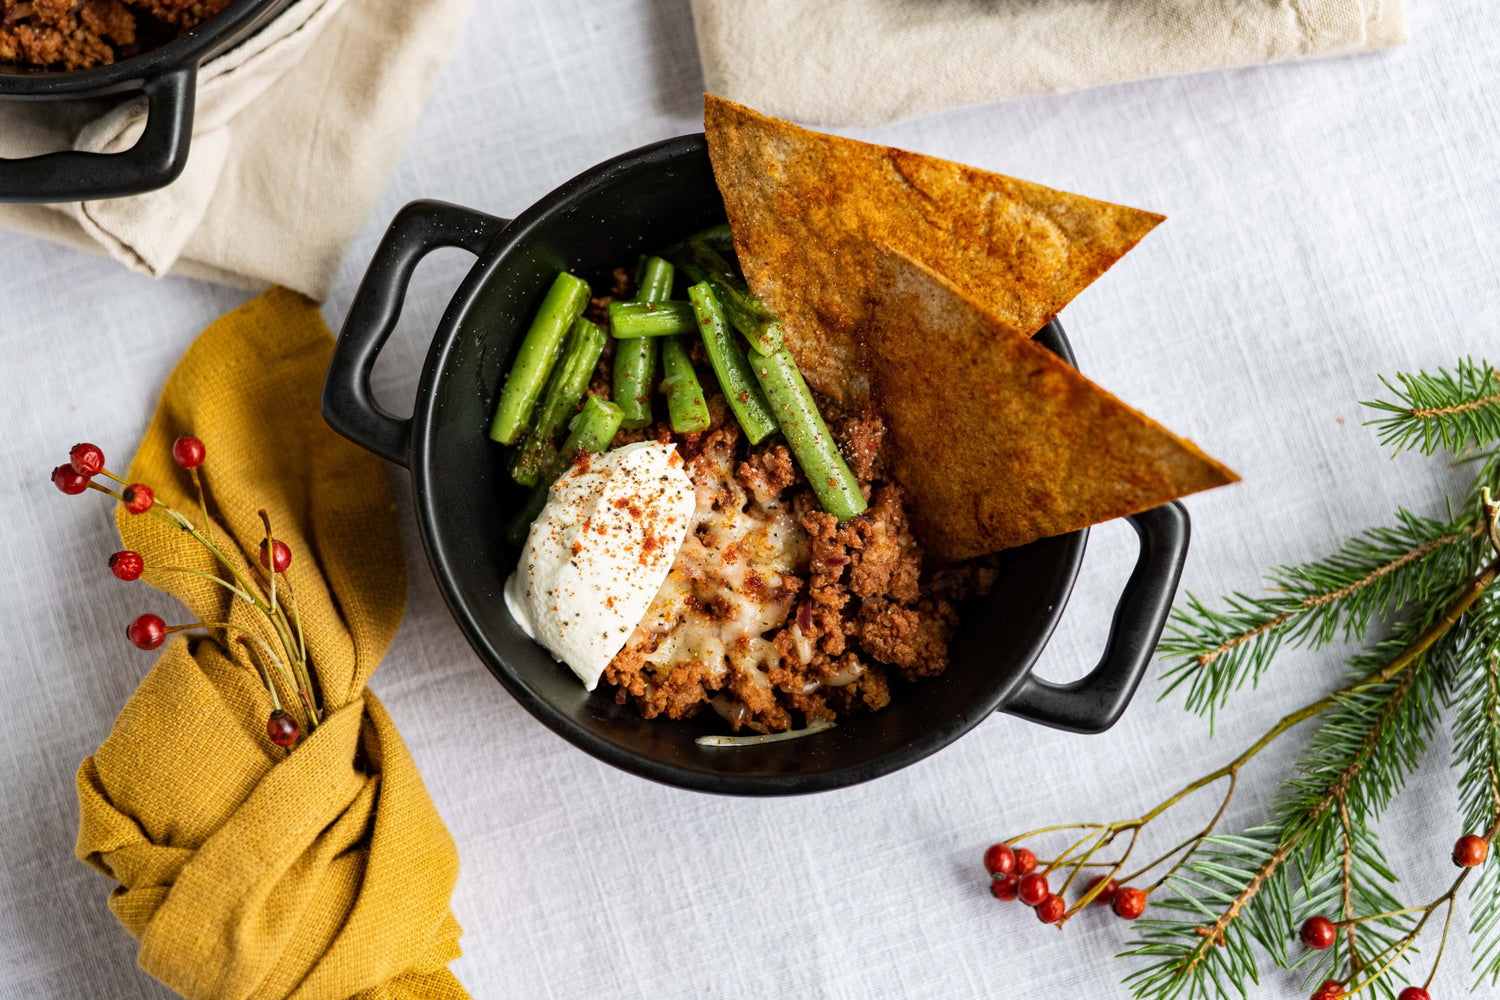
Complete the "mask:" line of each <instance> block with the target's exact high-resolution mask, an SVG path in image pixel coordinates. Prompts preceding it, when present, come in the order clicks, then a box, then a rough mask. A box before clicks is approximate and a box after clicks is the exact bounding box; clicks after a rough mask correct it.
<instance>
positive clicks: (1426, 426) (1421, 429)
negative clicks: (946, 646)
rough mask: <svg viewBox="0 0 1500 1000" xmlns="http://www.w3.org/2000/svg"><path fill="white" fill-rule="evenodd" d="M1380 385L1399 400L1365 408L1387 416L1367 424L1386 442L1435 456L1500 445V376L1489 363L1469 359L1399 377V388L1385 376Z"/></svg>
mask: <svg viewBox="0 0 1500 1000" xmlns="http://www.w3.org/2000/svg"><path fill="white" fill-rule="evenodd" d="M1381 382H1383V383H1384V384H1385V387H1386V388H1387V389H1389V390H1390V391H1391V393H1392V394H1394V395H1395V397H1396V398H1395V399H1394V400H1370V401H1367V402H1365V404H1364V405H1365V406H1368V407H1370V408H1371V409H1372V410H1377V411H1379V412H1380V413H1382V414H1384V415H1383V416H1380V417H1376V418H1375V419H1373V420H1368V421H1366V424H1367V425H1368V426H1371V427H1374V428H1375V430H1376V432H1377V433H1378V434H1379V435H1380V443H1381V444H1384V445H1388V446H1394V447H1395V449H1396V451H1398V452H1400V451H1404V450H1406V449H1408V448H1417V449H1419V450H1420V451H1421V452H1422V453H1423V454H1425V455H1431V454H1433V453H1434V452H1436V451H1439V450H1444V451H1449V452H1453V453H1454V454H1457V453H1459V452H1461V451H1463V450H1464V449H1465V448H1469V447H1484V446H1485V445H1488V444H1492V443H1494V442H1496V441H1500V373H1497V372H1496V371H1495V369H1494V367H1493V366H1491V365H1490V364H1489V363H1488V362H1484V361H1475V360H1474V359H1473V358H1466V359H1464V360H1463V361H1460V362H1459V363H1458V365H1457V366H1455V368H1454V370H1453V371H1452V372H1449V371H1448V369H1446V368H1439V369H1438V370H1437V374H1435V375H1430V374H1428V373H1427V372H1418V373H1417V374H1415V375H1399V376H1397V382H1398V383H1399V385H1398V384H1396V383H1393V382H1391V380H1389V379H1387V378H1385V377H1383V376H1382V378H1381Z"/></svg>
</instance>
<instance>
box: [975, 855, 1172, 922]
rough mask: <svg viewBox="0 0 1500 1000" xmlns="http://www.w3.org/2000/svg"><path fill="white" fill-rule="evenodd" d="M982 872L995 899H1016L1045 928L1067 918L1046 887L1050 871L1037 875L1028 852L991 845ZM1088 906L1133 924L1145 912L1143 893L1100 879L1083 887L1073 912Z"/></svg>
mask: <svg viewBox="0 0 1500 1000" xmlns="http://www.w3.org/2000/svg"><path fill="white" fill-rule="evenodd" d="M984 870H985V871H987V872H989V873H990V894H991V895H993V896H994V897H995V898H996V899H999V900H1002V901H1005V902H1009V901H1010V900H1012V899H1019V900H1020V901H1021V902H1023V903H1025V904H1026V905H1027V906H1030V907H1032V908H1033V909H1035V910H1036V916H1037V919H1038V920H1040V921H1041V922H1042V923H1044V924H1059V923H1061V922H1062V921H1063V918H1064V917H1066V916H1068V915H1069V913H1070V911H1069V909H1068V904H1067V902H1066V901H1065V900H1064V899H1063V898H1062V896H1057V895H1053V893H1052V887H1051V885H1049V884H1048V881H1047V874H1048V872H1049V871H1050V870H1051V869H1050V868H1048V869H1044V870H1042V871H1038V870H1037V859H1036V855H1035V854H1033V853H1032V852H1031V850H1030V849H1028V848H1025V847H1015V848H1013V847H1011V846H1010V845H1009V844H991V845H990V846H989V848H988V849H987V850H986V851H985V852H984ZM1066 888H1067V886H1066V885H1064V889H1066ZM1089 903H1092V904H1093V905H1094V906H1108V907H1110V908H1111V909H1113V910H1114V911H1115V915H1116V916H1118V917H1120V918H1121V919H1122V920H1134V919H1135V918H1137V917H1139V916H1140V915H1141V914H1142V913H1145V912H1146V893H1145V892H1143V891H1142V890H1140V889H1137V888H1135V887H1134V886H1128V885H1127V886H1121V885H1120V884H1119V883H1117V882H1116V881H1115V880H1114V879H1112V878H1107V877H1106V876H1104V875H1100V876H1098V877H1097V878H1095V879H1093V880H1092V881H1090V882H1089V883H1088V885H1086V886H1084V889H1083V895H1082V896H1081V897H1080V898H1079V901H1078V903H1077V904H1076V905H1075V906H1074V907H1073V909H1074V910H1078V909H1080V908H1082V907H1083V906H1085V905H1088V904H1089Z"/></svg>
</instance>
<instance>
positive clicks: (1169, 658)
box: [1157, 507, 1481, 719]
mask: <svg viewBox="0 0 1500 1000" xmlns="http://www.w3.org/2000/svg"><path fill="white" fill-rule="evenodd" d="M1479 520H1480V519H1479V515H1478V513H1477V511H1476V509H1474V508H1472V507H1471V508H1465V509H1464V510H1463V511H1461V512H1460V513H1459V514H1458V515H1457V516H1456V517H1450V518H1449V519H1447V520H1442V521H1439V520H1436V519H1433V518H1425V517H1418V516H1417V515H1415V514H1412V513H1410V512H1409V511H1406V510H1401V511H1398V512H1397V515H1396V522H1397V523H1396V525H1395V526H1394V527H1389V528H1372V529H1370V530H1368V531H1366V532H1364V533H1363V534H1361V535H1359V536H1357V537H1356V538H1353V539H1351V540H1350V541H1348V542H1346V543H1345V544H1344V545H1343V546H1342V547H1340V548H1339V549H1338V550H1337V551H1336V552H1334V553H1333V554H1332V555H1330V556H1328V557H1326V558H1324V559H1320V560H1317V561H1315V562H1310V563H1305V564H1303V565H1299V566H1279V567H1277V568H1275V569H1273V570H1272V571H1271V572H1270V574H1269V576H1268V580H1267V584H1268V585H1267V590H1268V594H1267V595H1266V596H1264V597H1251V596H1249V595H1247V594H1243V593H1236V594H1233V595H1231V596H1230V597H1229V598H1228V599H1227V601H1226V603H1227V605H1228V607H1227V608H1226V609H1224V610H1215V609H1213V608H1210V607H1208V606H1207V605H1206V604H1204V603H1203V602H1202V601H1201V600H1199V599H1198V598H1197V597H1196V596H1195V595H1193V594H1188V595H1187V596H1186V599H1185V601H1186V604H1185V606H1184V607H1178V608H1175V609H1174V610H1173V612H1172V616H1171V618H1170V620H1169V621H1168V623H1167V628H1166V632H1165V634H1164V636H1163V638H1162V640H1161V642H1160V644H1159V645H1158V646H1157V653H1158V655H1160V656H1161V657H1162V658H1163V659H1164V660H1166V662H1167V663H1168V667H1167V669H1166V671H1165V673H1164V677H1165V679H1166V680H1167V687H1166V691H1165V692H1163V697H1165V696H1166V695H1167V694H1170V693H1172V692H1173V691H1176V690H1177V689H1178V688H1180V687H1183V686H1184V685H1185V686H1187V689H1188V691H1187V699H1186V703H1187V708H1188V710H1189V711H1193V712H1197V713H1198V714H1200V715H1205V714H1206V715H1208V716H1209V718H1210V719H1213V718H1214V716H1215V715H1216V714H1217V712H1218V710H1219V709H1221V708H1223V707H1224V704H1225V703H1226V702H1227V700H1228V699H1229V696H1230V695H1231V694H1232V693H1233V692H1235V691H1237V690H1239V689H1241V688H1243V687H1245V686H1246V685H1247V684H1248V685H1250V686H1251V687H1254V686H1256V685H1257V684H1258V683H1259V681H1260V678H1261V676H1262V674H1263V673H1264V672H1265V670H1266V668H1267V667H1268V666H1269V665H1270V663H1271V661H1272V660H1274V659H1275V657H1276V654H1277V653H1278V652H1279V651H1280V649H1281V647H1282V645H1283V644H1284V643H1287V644H1290V645H1293V646H1307V647H1310V648H1314V649H1316V648H1318V647H1321V646H1324V645H1327V644H1328V643H1330V642H1332V641H1333V640H1334V639H1336V638H1339V637H1340V636H1342V637H1343V638H1345V639H1346V640H1347V639H1349V638H1352V637H1353V636H1356V635H1361V634H1363V633H1364V632H1365V631H1366V630H1367V629H1368V628H1369V626H1370V622H1371V620H1372V619H1373V618H1375V617H1376V616H1378V615H1389V614H1391V613H1393V612H1395V611H1396V610H1397V609H1399V608H1401V607H1404V606H1405V605H1407V604H1409V603H1411V602H1412V601H1413V600H1415V599H1416V598H1417V597H1418V596H1419V595H1422V594H1429V593H1431V592H1432V590H1433V588H1434V586H1435V585H1437V584H1438V583H1441V582H1443V581H1450V580H1453V579H1456V578H1460V577H1462V576H1464V575H1466V574H1468V573H1469V572H1472V568H1473V566H1474V564H1475V561H1476V555H1475V551H1476V545H1475V541H1476V539H1478V538H1479V537H1480V532H1481V529H1480V526H1479Z"/></svg>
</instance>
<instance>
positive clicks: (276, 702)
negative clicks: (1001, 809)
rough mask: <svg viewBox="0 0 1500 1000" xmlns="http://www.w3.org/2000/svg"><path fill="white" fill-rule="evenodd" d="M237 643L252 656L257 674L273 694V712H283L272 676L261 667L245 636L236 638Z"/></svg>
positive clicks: (251, 660)
mask: <svg viewBox="0 0 1500 1000" xmlns="http://www.w3.org/2000/svg"><path fill="white" fill-rule="evenodd" d="M235 642H238V643H239V644H240V645H241V646H244V647H245V651H246V652H247V653H249V654H250V662H251V663H252V664H254V665H255V672H256V673H258V674H260V679H261V681H262V682H263V683H264V684H265V685H266V690H267V691H269V692H271V709H272V711H276V712H279V711H281V699H280V698H279V697H277V695H276V685H275V684H273V683H272V682H271V675H270V674H269V673H268V672H267V671H266V669H265V668H264V667H262V666H261V665H260V661H259V660H257V659H256V658H255V651H254V650H252V649H250V644H249V643H248V642H246V641H245V637H244V636H242V635H240V636H235Z"/></svg>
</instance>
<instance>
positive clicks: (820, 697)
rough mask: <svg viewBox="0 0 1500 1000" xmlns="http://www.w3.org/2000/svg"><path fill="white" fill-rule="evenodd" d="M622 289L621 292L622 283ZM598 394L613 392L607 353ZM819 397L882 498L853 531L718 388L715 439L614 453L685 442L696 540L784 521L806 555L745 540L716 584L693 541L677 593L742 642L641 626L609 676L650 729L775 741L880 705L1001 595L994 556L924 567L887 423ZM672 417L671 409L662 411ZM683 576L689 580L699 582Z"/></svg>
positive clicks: (780, 447)
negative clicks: (750, 631) (686, 650)
mask: <svg viewBox="0 0 1500 1000" xmlns="http://www.w3.org/2000/svg"><path fill="white" fill-rule="evenodd" d="M612 291H613V292H614V293H615V294H616V295H619V294H621V293H622V292H623V291H624V287H623V284H622V282H619V281H617V283H616V287H615V288H614V289H612ZM695 359H696V360H698V361H700V363H701V367H700V371H699V378H700V380H701V381H702V382H703V385H704V386H705V387H709V386H713V385H714V384H715V382H714V375H713V373H712V371H711V370H710V369H709V368H708V367H707V365H706V362H705V361H704V359H702V358H701V357H696V355H695ZM589 391H590V393H591V394H594V395H600V396H604V397H605V398H608V397H609V392H610V364H609V362H608V359H607V358H606V359H605V360H602V361H601V362H600V365H599V368H598V370H597V372H596V373H595V376H594V379H593V383H592V384H591V385H590V387H589ZM658 402H659V403H660V401H658ZM818 402H819V405H820V407H822V408H823V412H824V414H825V416H826V417H827V418H828V423H829V426H830V428H831V429H832V431H833V433H834V436H835V437H836V438H837V440H838V441H839V443H840V446H841V448H842V450H843V452H844V455H845V458H846V459H847V460H848V462H849V465H850V468H851V469H852V470H853V472H854V474H855V476H856V478H857V479H858V480H859V484H860V488H861V490H862V491H863V492H864V494H865V496H866V498H867V499H869V501H870V506H869V509H868V510H867V511H866V512H865V513H864V514H862V515H860V516H859V517H856V518H853V519H851V520H850V521H848V522H847V523H845V524H843V525H840V524H839V523H838V522H837V520H836V519H835V518H834V517H833V515H831V514H827V513H825V512H824V511H823V510H822V509H821V508H820V507H819V505H818V502H817V499H816V497H815V496H814V495H813V493H812V491H811V490H810V489H809V488H808V486H807V483H806V480H805V479H804V478H803V476H802V473H801V471H800V470H799V469H798V467H797V464H796V461H795V460H794V459H793V457H792V455H791V452H790V451H788V449H787V446H786V444H785V442H784V441H783V440H782V438H781V437H780V435H775V436H773V437H771V438H770V439H768V440H766V441H764V442H762V443H761V444H759V445H753V446H752V445H750V444H749V443H748V442H747V441H746V440H745V439H744V437H743V435H742V434H741V433H740V429H739V426H738V424H737V423H736V422H735V420H734V417H733V415H732V413H731V412H730V411H729V408H728V406H727V405H726V403H725V401H724V399H723V397H722V396H720V395H718V394H716V393H708V403H709V414H710V421H711V422H710V426H709V429H708V430H707V431H704V432H702V433H699V434H675V433H673V432H672V430H671V427H670V425H669V424H668V423H667V422H666V421H665V420H662V421H660V422H659V423H657V424H656V425H655V426H654V427H648V428H643V429H640V430H633V431H631V430H622V431H621V432H620V433H619V434H618V435H617V436H616V438H615V440H614V442H613V444H614V446H616V447H618V446H620V445H623V444H628V443H631V442H634V441H643V440H670V441H673V442H675V443H676V444H677V446H678V449H679V451H680V452H681V454H682V455H683V458H684V460H685V463H686V464H685V468H686V469H687V472H688V475H689V476H690V477H691V478H692V479H693V482H694V485H695V486H697V488H698V492H699V509H700V514H704V515H705V516H704V517H703V518H702V519H700V524H699V526H698V527H697V528H696V529H694V530H695V531H697V532H698V533H699V538H700V540H704V539H711V538H718V537H720V536H718V535H717V534H715V532H717V531H719V530H721V529H722V527H723V525H724V524H731V525H733V524H738V525H739V526H740V527H739V528H738V529H737V530H741V531H743V530H744V524H745V523H746V522H751V523H759V521H761V520H765V519H768V518H774V517H780V518H782V519H783V521H784V523H785V524H786V525H787V526H788V527H789V529H790V531H791V532H793V533H794V534H795V535H796V538H795V539H794V540H792V541H791V542H787V543H785V544H784V546H783V549H782V551H787V552H796V553H797V556H796V558H795V560H794V561H793V562H792V564H791V566H790V568H789V569H788V570H787V571H786V572H774V571H771V570H766V569H765V566H764V563H754V558H755V557H754V556H753V555H752V554H749V553H742V552H741V546H740V543H738V542H731V543H729V544H727V545H721V546H720V547H719V548H717V549H716V550H715V558H716V559H717V560H719V562H717V563H715V564H714V565H715V566H717V567H718V568H717V569H716V570H715V572H716V573H718V574H719V575H718V576H717V577H716V578H715V579H712V580H704V579H700V578H699V577H698V576H694V574H699V573H700V572H701V571H700V569H698V568H696V567H697V566H698V565H699V564H698V563H691V564H690V561H688V560H685V558H684V553H686V552H687V551H688V549H689V548H690V547H691V546H692V544H693V541H694V538H693V536H692V535H691V534H690V536H689V539H688V541H687V542H685V543H684V550H683V553H679V556H678V562H677V563H676V564H674V569H673V572H674V574H675V575H676V576H677V577H678V582H677V583H676V584H673V583H672V582H671V580H670V579H669V583H668V584H667V585H664V587H663V594H666V593H667V590H668V588H669V587H672V586H676V587H677V588H679V590H680V589H681V588H683V587H691V588H692V591H691V594H690V595H689V596H688V597H687V598H685V599H683V603H682V604H681V607H684V608H686V609H687V610H686V611H685V612H684V614H685V615H686V616H687V617H688V618H691V619H692V627H694V628H697V629H698V630H699V633H706V634H709V635H717V631H716V629H715V625H716V623H720V622H722V623H724V624H725V625H726V632H725V634H726V636H728V637H730V638H728V639H726V642H728V643H729V645H728V646H726V647H723V648H720V647H715V646H713V644H712V642H709V643H707V646H708V647H709V648H712V649H714V650H715V652H714V653H712V654H710V655H707V656H700V657H693V656H686V655H681V654H679V653H677V652H675V651H669V650H666V649H665V648H664V647H666V646H668V645H670V644H671V642H672V637H671V636H670V635H664V634H663V633H660V632H657V633H652V632H650V631H648V630H647V629H646V628H645V627H644V625H643V627H642V628H638V629H637V630H636V632H635V634H634V635H632V637H631V639H630V641H629V642H628V643H627V644H626V646H625V648H624V649H623V650H621V652H620V653H619V655H617V656H616V657H615V658H614V660H613V661H612V662H611V663H610V665H609V667H608V668H607V669H606V671H605V674H604V679H605V681H606V683H609V684H612V685H614V686H615V699H616V701H617V702H619V703H620V704H627V703H632V704H634V705H635V706H636V707H637V708H638V709H639V710H640V712H641V713H642V714H643V715H644V716H646V717H647V718H655V717H657V716H662V715H664V716H666V717H668V718H672V719H682V718H689V717H692V716H695V715H698V714H700V713H701V712H703V711H704V710H705V709H712V710H713V711H716V712H717V713H718V714H719V715H720V716H722V717H723V719H724V720H725V721H726V722H727V723H728V725H729V727H730V728H731V729H733V730H736V731H738V730H740V729H742V728H744V729H750V730H752V731H756V732H770V731H775V730H783V729H788V728H793V727H796V726H800V725H804V724H805V723H806V721H807V720H810V719H826V720H833V719H835V718H838V717H839V716H843V715H848V714H851V713H855V712H863V711H876V710H879V709H881V708H884V707H885V706H886V705H887V704H889V703H890V700H891V697H892V695H891V682H892V680H895V679H899V680H902V681H915V680H918V679H920V678H924V677H931V676H934V675H936V674H938V673H941V672H942V670H943V669H944V667H946V666H947V663H948V641H949V639H950V637H951V636H952V634H953V630H954V628H955V627H956V625H957V623H958V612H957V611H956V606H957V605H958V603H959V602H961V601H963V600H964V599H965V598H967V597H970V596H974V595H978V594H983V593H987V592H988V591H989V590H990V588H991V587H992V585H993V583H994V576H995V573H994V569H993V564H992V561H990V560H977V561H973V562H970V563H965V564H962V565H959V566H953V567H946V568H942V569H938V570H930V569H924V568H923V566H922V549H921V546H920V545H919V544H918V543H917V540H916V539H915V538H914V537H913V535H912V533H911V528H910V524H909V522H908V519H907V516H906V509H905V502H906V501H905V497H904V495H903V493H902V491H901V488H900V486H898V485H897V484H896V483H894V482H892V481H889V480H887V479H885V478H884V464H883V462H882V444H883V441H884V437H885V424H884V421H883V420H882V419H881V416H880V414H879V412H878V411H876V410H875V409H873V408H871V409H867V410H865V411H863V412H861V413H857V414H845V413H840V412H838V411H837V409H836V408H834V407H833V406H832V404H831V403H830V402H828V401H826V400H823V399H819V401H818ZM664 409H665V407H664V406H662V405H658V407H657V412H658V415H659V416H660V415H663V412H664ZM709 522H713V524H712V526H711V525H710V524H709ZM703 544H708V542H707V541H704V542H703ZM714 544H719V543H717V542H715V543H714ZM786 546H790V547H786ZM762 548H763V547H762ZM702 558H703V557H702V556H701V555H700V556H699V559H700V561H701V559H702ZM685 575H686V576H688V577H691V579H689V580H688V581H687V582H683V580H682V578H683V577H684V576H685ZM767 577H770V578H771V579H767ZM725 581H732V585H731V584H726V582H725ZM726 586H727V587H729V588H730V590H731V591H732V593H730V594H729V595H728V596H727V597H724V598H723V600H724V603H722V604H721V605H717V606H716V605H715V603H714V601H715V596H714V595H715V594H719V595H722V594H723V593H724V588H725V587H726ZM662 599H663V598H662V596H661V595H658V601H661V600H662ZM745 606H750V607H754V608H760V609H764V608H766V607H769V608H771V609H773V620H771V621H770V622H769V627H767V628H765V629H764V630H761V631H757V633H756V634H754V635H745V634H740V633H736V632H735V631H734V629H735V627H736V623H737V622H742V621H743V620H744V619H745V616H746V612H745V611H744V607H745ZM653 607H655V605H653ZM650 617H651V615H650V613H648V618H650ZM684 620H685V619H678V622H679V624H678V626H677V628H679V629H681V628H684V627H687V626H684V625H683V624H682V621H684ZM760 624H766V622H764V621H757V623H756V627H757V629H758V627H759V625H760ZM752 647H755V648H752Z"/></svg>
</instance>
